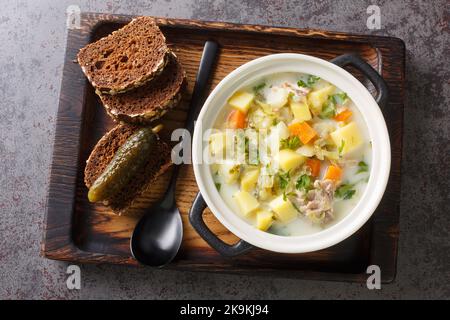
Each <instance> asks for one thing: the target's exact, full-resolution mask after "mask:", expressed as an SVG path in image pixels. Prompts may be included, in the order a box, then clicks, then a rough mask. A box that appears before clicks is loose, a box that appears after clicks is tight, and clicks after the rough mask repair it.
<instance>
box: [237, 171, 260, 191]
mask: <svg viewBox="0 0 450 320" xmlns="http://www.w3.org/2000/svg"><path fill="white" fill-rule="evenodd" d="M258 177H259V169H251V170H248V171H246V172H244V174H243V176H242V178H241V189H242V190H244V191H250V190H252V189H253V188H254V187H255V185H256V183H257V182H258Z"/></svg>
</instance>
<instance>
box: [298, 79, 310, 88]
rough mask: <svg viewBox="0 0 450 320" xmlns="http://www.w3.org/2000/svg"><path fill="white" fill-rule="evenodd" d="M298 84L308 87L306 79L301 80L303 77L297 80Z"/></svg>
mask: <svg viewBox="0 0 450 320" xmlns="http://www.w3.org/2000/svg"><path fill="white" fill-rule="evenodd" d="M297 85H298V86H299V87H303V88H307V87H308V84H307V83H306V82H305V81H303V80H301V79H300V80H298V81H297Z"/></svg>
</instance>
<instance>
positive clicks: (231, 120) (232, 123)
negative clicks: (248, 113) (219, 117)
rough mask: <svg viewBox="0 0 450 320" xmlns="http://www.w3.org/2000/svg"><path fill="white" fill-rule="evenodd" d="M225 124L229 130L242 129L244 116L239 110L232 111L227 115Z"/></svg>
mask: <svg viewBox="0 0 450 320" xmlns="http://www.w3.org/2000/svg"><path fill="white" fill-rule="evenodd" d="M227 123H228V127H229V128H230V129H244V128H245V114H244V113H243V112H242V111H240V110H237V109H233V110H231V112H230V114H229V115H228V118H227Z"/></svg>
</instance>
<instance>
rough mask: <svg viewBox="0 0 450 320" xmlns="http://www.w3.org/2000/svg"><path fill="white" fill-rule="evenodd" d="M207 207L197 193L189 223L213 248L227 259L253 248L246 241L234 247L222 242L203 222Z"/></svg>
mask: <svg viewBox="0 0 450 320" xmlns="http://www.w3.org/2000/svg"><path fill="white" fill-rule="evenodd" d="M206 207H207V205H206V202H205V200H204V199H203V197H202V195H201V193H200V192H199V193H197V196H196V197H195V199H194V202H193V203H192V207H191V210H190V211H189V221H190V222H191V225H192V227H193V228H194V229H195V231H197V233H198V234H199V235H200V237H202V238H203V240H205V241H206V242H207V243H208V244H209V245H210V246H211V247H212V248H214V249H215V250H216V251H217V252H219V253H220V254H221V255H223V256H225V257H234V256H237V255H240V254H242V253H244V252H246V251H248V250H250V249H251V248H253V246H252V245H251V244H249V243H247V242H245V241H244V240H239V241H238V242H237V243H236V244H234V245H229V244H226V243H225V242H223V241H222V240H220V239H219V238H218V237H217V236H216V235H215V234H214V233H213V232H212V231H211V230H210V229H209V228H208V227H207V226H206V224H205V221H203V212H204V211H205V209H206Z"/></svg>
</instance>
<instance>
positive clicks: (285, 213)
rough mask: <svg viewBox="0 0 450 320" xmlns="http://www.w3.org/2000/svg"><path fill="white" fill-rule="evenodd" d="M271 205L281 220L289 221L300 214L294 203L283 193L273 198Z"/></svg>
mask: <svg viewBox="0 0 450 320" xmlns="http://www.w3.org/2000/svg"><path fill="white" fill-rule="evenodd" d="M269 205H270V207H271V208H272V210H273V211H274V212H275V217H276V218H277V219H278V220H280V221H281V222H289V221H291V220H292V219H294V218H295V217H296V216H297V214H298V212H297V210H295V208H294V206H293V205H292V203H291V202H290V201H289V200H288V199H286V200H284V198H283V195H281V196H279V197H277V198H275V199H273V200H272V201H271V202H270V204H269Z"/></svg>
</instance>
